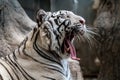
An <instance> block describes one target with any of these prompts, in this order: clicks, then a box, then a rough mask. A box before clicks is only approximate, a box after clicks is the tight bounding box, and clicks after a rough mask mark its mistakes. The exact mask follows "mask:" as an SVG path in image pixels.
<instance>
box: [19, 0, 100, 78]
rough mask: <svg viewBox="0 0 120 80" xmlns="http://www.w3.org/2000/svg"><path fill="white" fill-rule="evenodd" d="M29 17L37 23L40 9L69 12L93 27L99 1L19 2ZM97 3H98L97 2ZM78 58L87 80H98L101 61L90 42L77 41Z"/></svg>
mask: <svg viewBox="0 0 120 80" xmlns="http://www.w3.org/2000/svg"><path fill="white" fill-rule="evenodd" d="M18 1H19V2H20V4H21V5H22V7H23V8H24V10H25V11H26V13H27V14H28V16H29V17H30V18H31V19H32V20H34V21H35V14H36V12H37V10H38V9H44V10H45V11H52V12H54V11H58V10H69V11H73V12H74V13H75V14H77V15H80V16H82V17H83V18H85V20H86V24H87V25H88V26H90V27H92V26H93V24H94V20H95V18H96V9H97V7H98V5H99V0H18ZM95 1H97V2H95ZM75 46H76V50H77V53H78V56H79V57H80V58H81V60H80V66H81V69H82V72H83V76H84V78H85V80H96V78H97V75H98V73H99V68H100V61H99V59H98V58H97V57H96V55H97V54H96V51H95V49H93V48H92V46H91V47H90V45H89V44H88V42H82V41H81V42H78V41H77V40H76V41H75Z"/></svg>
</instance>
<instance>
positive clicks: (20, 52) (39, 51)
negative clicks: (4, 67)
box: [15, 31, 68, 68]
mask: <svg viewBox="0 0 120 80" xmlns="http://www.w3.org/2000/svg"><path fill="white" fill-rule="evenodd" d="M33 33H34V32H33V31H32V32H31V33H30V34H29V35H28V37H26V38H25V39H24V41H23V42H22V43H21V44H20V46H19V47H18V49H16V51H15V52H16V53H17V55H16V56H17V57H18V59H19V58H22V59H33V60H35V61H37V62H42V63H44V61H45V62H46V63H47V62H48V64H57V65H59V66H60V67H62V68H66V67H65V65H66V66H67V65H68V63H67V60H66V59H61V58H59V56H58V55H56V53H55V52H51V51H50V52H49V51H47V50H45V49H43V48H41V47H39V45H37V43H36V41H37V39H35V38H36V37H37V36H38V35H37V31H36V33H34V36H35V37H32V36H33ZM31 34H32V36H31ZM31 38H33V39H34V41H32V39H31Z"/></svg>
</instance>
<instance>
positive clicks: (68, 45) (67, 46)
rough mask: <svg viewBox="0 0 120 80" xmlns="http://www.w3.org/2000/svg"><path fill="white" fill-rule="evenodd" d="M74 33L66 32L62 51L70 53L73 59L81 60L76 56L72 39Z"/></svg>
mask: <svg viewBox="0 0 120 80" xmlns="http://www.w3.org/2000/svg"><path fill="white" fill-rule="evenodd" d="M74 36H75V35H74V34H72V33H71V34H66V37H65V39H64V42H63V45H62V52H66V53H69V54H70V56H71V58H72V59H73V60H80V58H77V57H76V50H75V47H74V45H73V44H72V40H73V38H74Z"/></svg>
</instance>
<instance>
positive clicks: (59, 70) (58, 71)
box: [48, 68, 65, 76]
mask: <svg viewBox="0 0 120 80" xmlns="http://www.w3.org/2000/svg"><path fill="white" fill-rule="evenodd" d="M48 69H50V70H54V71H57V72H59V73H61V74H63V75H64V76H65V74H64V73H63V72H62V71H60V70H58V69H55V68H48Z"/></svg>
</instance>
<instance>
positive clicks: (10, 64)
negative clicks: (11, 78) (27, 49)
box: [5, 55, 20, 80]
mask: <svg viewBox="0 0 120 80" xmlns="http://www.w3.org/2000/svg"><path fill="white" fill-rule="evenodd" d="M8 56H9V55H8ZM5 60H6V61H7V62H8V63H7V64H8V65H9V66H10V68H11V69H12V71H13V72H14V74H15V76H16V77H17V80H20V78H19V77H18V75H17V74H16V72H15V71H17V70H16V67H15V66H14V65H13V64H12V63H11V62H10V61H9V60H8V59H7V57H5Z"/></svg>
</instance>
